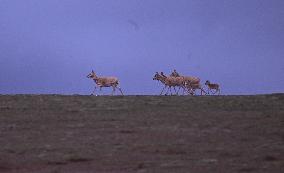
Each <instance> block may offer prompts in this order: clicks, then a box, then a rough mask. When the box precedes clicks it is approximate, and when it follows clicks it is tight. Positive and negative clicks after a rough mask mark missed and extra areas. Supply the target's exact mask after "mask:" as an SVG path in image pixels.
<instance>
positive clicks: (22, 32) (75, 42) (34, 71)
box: [0, 0, 284, 94]
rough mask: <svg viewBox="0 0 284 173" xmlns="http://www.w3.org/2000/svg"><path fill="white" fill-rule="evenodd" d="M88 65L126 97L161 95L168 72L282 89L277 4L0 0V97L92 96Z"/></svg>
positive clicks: (229, 88) (227, 86) (229, 90)
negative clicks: (160, 76)
mask: <svg viewBox="0 0 284 173" xmlns="http://www.w3.org/2000/svg"><path fill="white" fill-rule="evenodd" d="M92 69H94V70H95V71H96V72H97V74H98V75H102V76H109V75H110V76H117V77H118V78H120V83H121V88H122V89H123V91H124V93H125V94H158V93H159V92H160V90H161V89H162V85H161V84H159V83H158V82H157V81H153V80H152V77H153V75H154V73H155V72H156V71H164V72H165V73H166V74H169V73H170V72H171V71H172V70H173V69H176V70H177V71H178V72H179V73H180V74H183V75H192V76H198V77H200V78H201V80H202V83H204V82H205V81H206V80H207V79H209V80H210V81H212V82H217V83H219V84H220V85H221V90H222V93H223V94H261V93H273V92H284V75H283V74H284V1H283V0H214V1H213V0H0V94H17V93H33V94H38V93H44V94H50V93H56V94H90V92H91V91H92V90H93V85H94V84H93V81H91V80H89V79H87V78H86V75H87V74H88V73H89V72H90V71H91V70H92ZM104 90H105V92H104V93H110V92H111V89H104Z"/></svg>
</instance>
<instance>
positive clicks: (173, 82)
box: [87, 70, 221, 95]
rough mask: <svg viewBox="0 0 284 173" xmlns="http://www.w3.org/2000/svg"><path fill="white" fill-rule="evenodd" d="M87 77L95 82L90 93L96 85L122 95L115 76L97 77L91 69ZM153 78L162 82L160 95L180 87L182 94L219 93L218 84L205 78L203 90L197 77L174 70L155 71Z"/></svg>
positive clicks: (178, 89) (178, 90)
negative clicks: (110, 88) (165, 72)
mask: <svg viewBox="0 0 284 173" xmlns="http://www.w3.org/2000/svg"><path fill="white" fill-rule="evenodd" d="M87 77H88V78H90V79H93V80H94V82H95V84H96V85H95V89H94V91H93V93H92V94H96V89H97V87H99V88H100V91H101V90H102V88H103V87H112V93H111V95H113V94H114V93H115V91H116V89H118V90H119V91H120V93H121V95H123V92H122V90H121V88H120V87H119V86H118V85H119V80H118V78H117V77H98V76H97V75H96V73H95V72H94V71H93V70H92V72H91V73H90V74H88V75H87ZM153 80H157V81H160V82H161V83H162V84H164V87H163V89H162V91H161V93H160V95H162V94H165V95H169V94H170V95H173V92H172V89H173V90H174V92H175V93H174V95H179V94H180V90H181V89H182V95H184V94H185V93H186V94H188V95H196V94H197V93H196V91H197V90H200V95H203V94H204V95H215V94H218V95H220V93H221V90H220V86H219V84H216V83H214V84H213V83H210V81H208V80H207V81H206V82H205V85H206V86H207V91H205V89H204V87H203V86H202V84H201V83H200V79H199V78H198V77H192V76H182V75H180V74H179V73H178V72H177V71H176V70H174V71H173V72H172V73H171V74H170V75H169V76H166V75H165V74H164V73H163V72H160V73H158V72H156V74H155V75H154V77H153ZM164 91H166V92H164Z"/></svg>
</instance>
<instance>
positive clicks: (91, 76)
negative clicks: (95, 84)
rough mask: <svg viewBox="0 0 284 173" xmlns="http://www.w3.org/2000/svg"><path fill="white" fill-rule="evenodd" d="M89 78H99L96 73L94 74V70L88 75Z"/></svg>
mask: <svg viewBox="0 0 284 173" xmlns="http://www.w3.org/2000/svg"><path fill="white" fill-rule="evenodd" d="M87 78H93V79H94V78H97V75H96V73H95V72H94V70H92V72H91V73H90V74H88V75H87Z"/></svg>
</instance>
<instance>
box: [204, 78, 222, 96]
mask: <svg viewBox="0 0 284 173" xmlns="http://www.w3.org/2000/svg"><path fill="white" fill-rule="evenodd" d="M205 85H207V86H208V94H209V91H210V92H211V93H212V94H216V93H218V95H220V93H221V90H220V86H219V84H216V83H210V81H209V80H207V81H206V82H205ZM212 90H215V92H214V93H213V92H212Z"/></svg>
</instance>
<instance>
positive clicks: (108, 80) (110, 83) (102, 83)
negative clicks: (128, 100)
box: [87, 70, 123, 95]
mask: <svg viewBox="0 0 284 173" xmlns="http://www.w3.org/2000/svg"><path fill="white" fill-rule="evenodd" d="M87 78H90V79H93V80H94V82H95V83H96V86H95V89H94V92H93V93H92V94H95V92H96V89H97V86H98V87H100V90H102V87H112V93H111V95H113V94H114V92H115V89H116V88H117V89H118V90H119V91H120V93H121V95H123V93H122V90H121V88H120V87H118V84H119V82H118V78H117V77H98V76H97V75H96V73H95V72H94V71H93V70H92V72H91V73H90V74H88V76H87Z"/></svg>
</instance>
